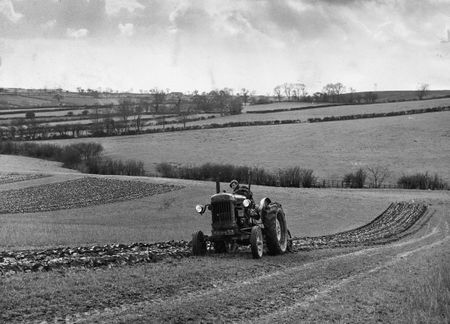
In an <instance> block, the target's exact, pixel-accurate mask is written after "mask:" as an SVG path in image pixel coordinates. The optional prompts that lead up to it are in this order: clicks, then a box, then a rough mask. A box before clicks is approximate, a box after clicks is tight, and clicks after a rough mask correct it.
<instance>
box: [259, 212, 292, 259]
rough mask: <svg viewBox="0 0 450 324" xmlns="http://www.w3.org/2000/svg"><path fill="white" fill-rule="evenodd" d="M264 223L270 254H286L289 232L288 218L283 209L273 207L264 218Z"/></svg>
mask: <svg viewBox="0 0 450 324" xmlns="http://www.w3.org/2000/svg"><path fill="white" fill-rule="evenodd" d="M263 222H264V228H265V234H266V239H267V250H268V251H269V254H271V255H277V254H283V253H285V252H286V250H287V247H288V232H287V226H286V217H285V216H284V212H283V210H282V209H281V207H278V206H274V207H272V208H271V210H270V211H269V212H268V213H267V214H266V216H265V217H264V220H263Z"/></svg>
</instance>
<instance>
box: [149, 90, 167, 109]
mask: <svg viewBox="0 0 450 324" xmlns="http://www.w3.org/2000/svg"><path fill="white" fill-rule="evenodd" d="M150 93H152V94H153V106H154V107H155V112H156V113H158V112H159V105H161V104H163V103H164V101H165V100H166V95H167V93H166V92H165V91H164V90H158V89H157V88H155V89H153V90H150Z"/></svg>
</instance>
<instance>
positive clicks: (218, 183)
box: [216, 178, 220, 193]
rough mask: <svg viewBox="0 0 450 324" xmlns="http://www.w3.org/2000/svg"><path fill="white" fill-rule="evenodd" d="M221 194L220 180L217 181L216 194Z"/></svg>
mask: <svg viewBox="0 0 450 324" xmlns="http://www.w3.org/2000/svg"><path fill="white" fill-rule="evenodd" d="M219 192H220V181H219V178H217V179H216V193H219Z"/></svg>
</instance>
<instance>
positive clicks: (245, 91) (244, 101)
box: [241, 88, 250, 105]
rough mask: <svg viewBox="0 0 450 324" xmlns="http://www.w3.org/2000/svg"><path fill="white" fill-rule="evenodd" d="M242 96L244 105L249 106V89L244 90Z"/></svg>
mask: <svg viewBox="0 0 450 324" xmlns="http://www.w3.org/2000/svg"><path fill="white" fill-rule="evenodd" d="M241 96H242V102H243V103H244V105H247V103H248V99H249V97H250V91H249V90H248V89H245V88H242V89H241Z"/></svg>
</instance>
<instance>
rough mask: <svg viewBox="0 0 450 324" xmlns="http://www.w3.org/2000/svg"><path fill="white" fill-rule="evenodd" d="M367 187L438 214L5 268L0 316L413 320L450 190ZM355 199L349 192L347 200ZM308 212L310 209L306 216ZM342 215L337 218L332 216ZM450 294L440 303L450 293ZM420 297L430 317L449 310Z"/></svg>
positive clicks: (445, 243) (438, 244)
mask: <svg viewBox="0 0 450 324" xmlns="http://www.w3.org/2000/svg"><path fill="white" fill-rule="evenodd" d="M195 186H196V183H193V185H192V187H195ZM258 189H259V188H258ZM255 191H256V190H255ZM313 192H314V191H313ZM321 192H322V193H323V196H322V197H321V198H322V199H319V201H320V204H321V205H322V206H323V205H327V206H328V208H329V209H330V210H331V208H332V207H333V204H335V202H333V201H332V200H329V199H328V198H329V196H333V195H336V196H340V194H339V193H341V192H343V191H341V190H338V191H336V190H321ZM348 192H349V193H350V192H352V191H348ZM353 192H354V193H357V192H360V191H357V192H356V191H353ZM361 193H362V196H361V197H360V198H363V197H364V200H365V201H366V203H367V204H371V202H372V201H373V200H375V201H377V200H380V202H381V201H386V199H387V198H388V197H396V198H400V196H402V198H407V197H408V196H409V194H417V195H418V196H420V197H422V198H424V201H425V202H427V203H429V204H430V203H431V204H432V205H431V206H430V208H432V210H431V212H430V216H431V218H426V219H424V220H423V221H422V222H420V223H419V224H415V226H414V227H413V228H411V229H410V232H409V235H408V236H406V237H404V238H403V239H401V240H400V241H398V242H390V243H389V244H383V245H377V246H373V247H363V246H358V247H353V248H344V249H343V248H338V249H322V250H316V249H313V250H311V251H297V252H295V253H290V254H286V255H283V256H276V257H271V256H265V257H264V258H263V259H261V260H253V259H251V255H250V253H249V252H245V251H243V252H239V253H236V254H226V255H217V254H209V255H208V256H206V257H188V258H182V259H179V260H176V259H167V260H165V261H161V262H158V263H144V264H135V265H116V266H113V267H98V268H95V269H83V268H80V269H78V268H75V269H70V268H69V269H64V268H62V269H60V270H58V271H50V272H43V271H39V272H30V273H23V272H18V273H15V274H9V275H6V276H0V283H1V285H0V295H1V296H2V298H1V299H0V307H1V308H2V309H3V312H2V314H1V315H0V319H1V320H4V321H7V322H23V321H43V320H46V321H49V322H54V321H63V322H64V321H65V322H69V323H71V322H77V323H92V322H96V323H97V322H98V323H123V322H133V323H147V322H149V321H156V322H189V321H193V322H197V321H198V322H200V321H206V322H215V321H222V322H228V321H233V322H246V323H247V322H248V323H253V322H255V323H256V322H257V323H261V322H262V323H274V322H278V323H298V322H327V321H333V322H345V323H361V322H389V323H392V322H396V323H409V322H411V318H414V317H416V315H417V313H418V312H419V311H420V309H418V307H417V306H416V305H414V308H413V307H411V304H410V303H411V299H412V298H413V296H412V295H408V293H410V292H411V290H410V288H411V287H414V286H415V285H417V283H422V282H424V280H425V279H424V278H426V276H428V275H429V272H430V271H431V270H432V269H434V268H437V267H439V266H440V265H441V263H442V260H446V258H448V255H449V248H450V245H449V244H450V240H449V238H450V233H449V225H448V222H449V221H450V219H449V215H448V206H449V199H448V198H449V197H448V195H447V196H444V197H442V196H441V194H442V193H439V192H433V193H425V192H407V191H395V192H385V191H370V192H368V191H361ZM405 194H406V195H405ZM434 195H437V196H434ZM299 196H300V195H299ZM426 197H427V198H426ZM340 198H342V196H340ZM309 199H310V200H311V199H312V197H309ZM351 203H352V201H351V200H350V201H345V204H346V205H347V206H348V205H349V204H351ZM342 204H344V202H342ZM287 205H288V203H286V204H284V206H287ZM105 206H106V205H105ZM360 212H362V211H361V210H360ZM379 212H381V210H379ZM335 216H336V215H335ZM309 217H310V215H309V213H306V214H305V215H303V217H302V218H309ZM346 217H349V215H348V216H346ZM344 218H345V217H344ZM341 221H342V219H336V218H335V219H334V220H333V222H334V223H335V224H338V223H340V222H341ZM290 225H291V224H290ZM291 230H292V228H291ZM428 288H429V289H433V287H428ZM443 298H444V299H442V300H443V303H444V304H441V305H440V306H441V307H445V301H447V300H448V299H445V298H446V297H445V296H443ZM205 300H208V303H205ZM423 306H424V307H425V311H427V313H425V315H427V316H428V318H429V319H433V322H435V323H445V322H446V320H448V317H442V316H443V315H442V314H440V313H436V312H435V311H433V312H431V308H430V309H428V308H426V307H427V305H426V304H425V305H423Z"/></svg>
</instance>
